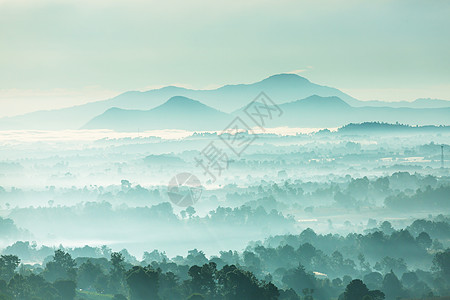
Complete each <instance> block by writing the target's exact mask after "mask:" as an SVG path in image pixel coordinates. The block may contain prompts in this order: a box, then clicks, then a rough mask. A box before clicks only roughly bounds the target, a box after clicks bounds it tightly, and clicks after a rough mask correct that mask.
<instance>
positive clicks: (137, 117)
mask: <svg viewBox="0 0 450 300" xmlns="http://www.w3.org/2000/svg"><path fill="white" fill-rule="evenodd" d="M231 121H232V116H231V115H229V114H226V113H223V112H221V111H219V110H216V109H214V108H211V107H209V106H207V105H205V104H202V103H200V102H198V101H196V100H192V99H189V98H186V97H182V96H175V97H172V98H170V99H169V100H168V101H167V102H166V103H164V104H162V105H160V106H158V107H155V108H153V109H150V110H126V109H120V108H116V107H114V108H110V109H108V110H107V111H106V112H104V113H103V114H101V115H99V116H97V117H95V118H94V119H92V120H91V121H89V122H88V123H87V124H86V125H85V126H83V129H112V130H115V131H138V130H152V129H186V130H217V129H218V128H220V127H224V126H226V125H227V124H228V123H229V122H231Z"/></svg>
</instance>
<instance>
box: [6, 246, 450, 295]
mask: <svg viewBox="0 0 450 300" xmlns="http://www.w3.org/2000/svg"><path fill="white" fill-rule="evenodd" d="M433 262H434V266H435V272H434V273H430V274H431V276H432V277H433V279H434V281H435V282H434V286H433V289H432V288H430V286H429V285H428V284H427V283H426V282H425V281H423V279H422V277H423V274H421V273H422V272H423V271H419V270H418V271H416V272H407V273H404V274H403V276H402V277H401V279H399V277H397V275H396V274H395V273H394V272H393V271H390V272H388V273H387V274H385V275H384V276H383V275H382V274H381V273H378V272H369V273H367V274H365V275H364V276H362V277H361V278H363V279H362V280H361V279H352V277H351V276H348V275H346V276H343V278H339V277H337V278H334V279H333V280H330V279H329V278H319V277H317V276H315V274H314V273H312V272H310V271H307V270H306V269H305V267H304V266H303V265H301V264H299V265H298V266H297V267H296V268H291V269H288V270H284V275H283V277H282V283H281V284H274V283H273V282H272V276H271V274H267V275H266V276H265V278H264V279H258V278H257V276H255V274H254V273H253V272H252V271H250V270H248V269H247V268H246V267H245V266H239V265H229V264H226V265H224V266H223V267H220V268H219V267H218V265H217V264H216V263H215V262H214V261H209V262H207V263H205V264H203V265H193V266H188V265H178V264H176V263H174V262H167V261H165V260H164V261H162V262H159V263H158V262H156V261H154V262H152V263H151V264H148V265H146V266H142V265H131V264H130V263H127V262H126V261H125V259H124V257H123V256H122V255H121V254H120V253H117V252H113V253H111V256H110V259H109V260H107V259H105V258H100V259H96V258H83V259H78V260H74V259H72V257H71V256H70V254H68V253H66V252H64V251H63V250H56V251H55V252H54V255H53V256H52V259H51V260H50V261H48V262H47V263H46V265H45V268H44V269H41V270H37V269H34V268H30V267H25V266H24V265H21V266H20V267H19V268H18V266H19V264H20V259H19V258H18V257H17V256H14V255H2V256H1V257H0V299H2V300H9V299H23V300H73V299H80V300H81V299H90V298H89V297H90V296H91V295H95V296H96V298H95V299H103V298H99V297H101V296H104V299H111V298H112V299H115V300H126V299H130V300H144V299H168V300H169V299H170V300H171V299H174V300H175V299H191V300H192V299H219V300H220V299H223V300H225V299H228V300H235V299H236V300H238V299H248V300H266V299H267V300H275V299H280V300H295V299H297V300H300V299H310V300H311V299H333V298H339V299H341V300H363V299H364V300H370V299H374V300H375V299H376V300H381V299H388V300H390V299H398V298H408V297H431V296H433V295H436V293H440V294H441V295H448V293H449V292H450V289H449V284H450V277H449V276H448V275H450V269H449V263H450V249H447V250H446V251H444V252H439V253H437V254H436V255H435V257H434V260H433ZM278 272H281V271H278Z"/></svg>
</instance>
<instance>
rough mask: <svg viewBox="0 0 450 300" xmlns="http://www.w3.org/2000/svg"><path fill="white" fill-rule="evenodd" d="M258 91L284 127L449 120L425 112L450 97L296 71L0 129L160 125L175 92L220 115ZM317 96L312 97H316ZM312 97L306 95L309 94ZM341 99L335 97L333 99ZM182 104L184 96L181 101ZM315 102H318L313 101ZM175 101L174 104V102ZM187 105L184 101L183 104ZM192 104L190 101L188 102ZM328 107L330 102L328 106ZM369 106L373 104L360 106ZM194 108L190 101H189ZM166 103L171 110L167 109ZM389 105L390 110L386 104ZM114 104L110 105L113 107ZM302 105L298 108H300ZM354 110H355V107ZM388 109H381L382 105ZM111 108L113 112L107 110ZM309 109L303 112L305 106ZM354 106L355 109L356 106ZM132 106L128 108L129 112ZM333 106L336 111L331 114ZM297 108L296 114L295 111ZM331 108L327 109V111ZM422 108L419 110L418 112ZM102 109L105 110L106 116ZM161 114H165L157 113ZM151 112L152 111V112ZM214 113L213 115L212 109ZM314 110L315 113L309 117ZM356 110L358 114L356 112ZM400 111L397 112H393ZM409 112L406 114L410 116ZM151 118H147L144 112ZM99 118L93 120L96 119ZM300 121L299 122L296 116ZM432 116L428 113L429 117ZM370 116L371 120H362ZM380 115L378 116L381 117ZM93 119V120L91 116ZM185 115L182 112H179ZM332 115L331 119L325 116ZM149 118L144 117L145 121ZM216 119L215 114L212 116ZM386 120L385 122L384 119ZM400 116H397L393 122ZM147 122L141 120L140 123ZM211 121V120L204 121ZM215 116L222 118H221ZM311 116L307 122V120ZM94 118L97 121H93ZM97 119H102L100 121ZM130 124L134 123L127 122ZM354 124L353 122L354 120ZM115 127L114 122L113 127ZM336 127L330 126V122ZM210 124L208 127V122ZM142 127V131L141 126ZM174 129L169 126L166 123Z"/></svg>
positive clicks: (149, 95)
mask: <svg viewBox="0 0 450 300" xmlns="http://www.w3.org/2000/svg"><path fill="white" fill-rule="evenodd" d="M261 91H264V92H265V93H266V94H267V95H268V96H269V97H271V99H273V100H274V101H275V102H276V103H278V104H280V105H287V107H286V111H287V113H286V114H285V116H284V117H283V118H282V119H280V124H281V125H283V126H294V125H295V126H296V127H298V126H303V127H304V126H306V127H316V126H321V127H322V126H332V125H329V124H339V125H338V126H340V125H343V124H341V123H342V122H341V120H342V119H343V118H346V117H348V115H347V114H348V113H343V112H342V113H339V112H340V110H345V111H351V112H352V113H351V114H350V115H349V116H350V117H351V118H358V121H359V117H360V118H362V119H361V121H371V120H373V121H389V122H391V121H394V122H395V121H399V122H400V121H402V122H403V121H405V122H407V123H410V124H417V123H418V122H420V123H423V124H427V123H429V124H438V125H441V124H447V122H448V121H447V119H449V118H448V115H447V116H446V119H445V120H444V121H445V122H444V123H442V122H443V121H442V118H441V117H440V116H442V114H443V113H448V110H446V109H442V110H441V111H439V110H437V109H436V110H429V108H438V107H450V101H445V100H435V99H419V100H416V101H414V102H382V101H359V100H357V99H355V98H353V97H351V96H349V95H347V94H345V93H343V92H341V91H340V90H338V89H335V88H331V87H327V86H322V85H318V84H315V83H312V82H310V81H309V80H307V79H306V78H303V77H301V76H298V75H295V74H279V75H274V76H271V77H268V78H266V79H264V80H262V81H259V82H256V83H252V84H237V85H226V86H223V87H220V88H218V89H213V90H192V89H186V88H180V87H175V86H168V87H164V88H161V89H155V90H150V91H146V92H138V91H131V92H126V93H123V94H121V95H119V96H117V97H114V98H111V99H108V100H103V101H97V102H92V103H88V104H84V105H79V106H74V107H68V108H64V109H57V110H49V111H38V112H33V113H29V114H25V115H22V116H16V117H9V118H2V119H0V130H7V129H43V130H61V129H79V128H81V127H83V128H94V127H98V126H100V124H102V125H101V126H106V122H104V121H103V120H106V119H105V118H106V116H112V115H113V114H115V115H121V116H123V117H124V118H131V117H127V116H128V115H130V116H131V115H134V117H133V118H137V117H138V116H141V117H139V118H142V124H144V123H145V122H147V123H148V124H149V125H148V126H150V123H155V120H160V121H161V123H160V124H158V125H151V126H150V127H148V128H156V127H158V128H164V126H163V125H164V124H166V123H165V118H164V117H159V116H157V115H156V114H157V113H154V110H153V109H156V108H157V107H158V106H162V105H163V104H164V105H163V106H162V108H161V107H160V108H158V109H159V110H161V109H167V110H174V111H175V110H176V108H175V106H177V105H169V104H170V103H166V101H167V100H168V99H171V98H172V97H175V96H182V97H185V98H190V99H196V100H198V101H200V102H201V103H203V104H204V105H205V106H208V108H209V109H214V110H215V111H218V112H219V113H220V112H221V111H222V112H224V113H225V114H226V113H228V114H230V113H232V112H235V111H239V110H240V109H241V108H242V107H244V106H245V105H246V104H247V103H249V102H250V101H252V100H253V99H254V98H255V97H256V96H257V95H258V94H259V93H260V92H261ZM314 95H315V96H314ZM311 96H314V97H313V98H311V99H309V98H308V97H311ZM326 97H337V98H333V99H334V100H323V98H326ZM299 99H309V100H307V101H306V100H301V101H303V102H301V104H294V103H297V101H299ZM337 99H339V101H338V100H337ZM181 102H183V103H184V102H185V100H183V101H181ZM316 102H317V103H316ZM338 102H339V103H341V104H342V103H344V104H346V105H347V106H346V107H345V108H344V107H339V108H336V109H333V108H332V105H339V104H337V103H338ZM175 103H176V102H175ZM184 104H186V103H184ZM191 104H192V103H191ZM296 105H300V106H299V108H298V109H297V110H293V111H292V112H291V111H290V108H291V107H292V108H294V107H296V108H297V106H296ZM330 105H331V106H330ZM368 105H370V106H371V107H367V108H364V109H363V107H365V106H368ZM192 106H194V105H192ZM169 107H170V108H169ZM389 107H391V108H389ZM392 107H397V108H396V109H397V110H392ZM405 107H409V109H411V108H417V109H419V108H420V109H424V111H423V112H422V111H420V109H419V110H418V111H416V110H408V109H407V108H405ZM112 108H114V109H112ZM189 108H190V113H191V114H194V112H193V111H194V110H195V109H196V108H193V107H191V106H189ZM300 108H301V109H302V111H300ZM357 108H358V109H357ZM383 108H385V109H387V110H386V111H384V112H382V111H381V109H383ZM110 109H112V110H110ZM304 109H307V110H304ZM355 109H356V110H355ZM130 110H131V111H130ZM330 110H333V111H334V112H335V115H330V114H331V113H332V112H331V111H330ZM205 111H206V108H205V107H203V109H200V112H199V113H198V115H199V116H200V115H201V116H202V120H205V119H206V115H207V113H205ZM294 111H295V113H294ZM327 111H330V112H329V113H326V112H327ZM419 111H420V112H419ZM103 113H105V115H104V116H102V115H103ZM159 113H160V114H163V112H159ZM182 113H184V111H177V112H176V113H175V112H168V111H164V114H168V116H170V115H175V114H179V115H178V117H180V118H181V114H182ZM152 114H155V115H152ZM211 114H212V115H216V114H214V113H212V112H211ZM311 114H314V115H311ZM354 114H358V115H354ZM396 114H400V115H398V116H397V115H396ZM408 114H410V115H409V116H408ZM434 114H436V118H433V117H431V115H434ZM150 115H151V116H152V118H150V119H148V117H143V116H150ZM97 116H98V118H100V119H97V118H96V117H97ZM301 116H303V117H302V120H303V121H302V120H300V117H301ZM428 116H430V117H428ZM366 117H368V118H369V119H364V118H366ZM379 117H382V118H381V119H380V118H379ZM94 118H95V120H94ZM183 118H184V116H183ZM327 118H334V119H327ZM383 118H384V119H383ZM147 119H148V120H147ZM211 119H214V118H211ZM386 119H389V120H386ZM397 119H398V120H397ZM144 120H145V122H144ZM208 120H209V119H208ZM214 120H221V119H220V118H219V117H218V118H216V119H214ZM307 120H310V121H311V123H307V122H306V121H307ZM94 121H95V122H94ZM100 121H101V122H100ZM129 121H130V124H131V123H132V122H133V121H134V120H132V119H130V120H129ZM351 121H353V119H349V120H347V121H346V122H345V123H344V124H346V123H348V122H351ZM116 122H118V123H120V124H121V127H120V128H119V127H117V128H118V129H120V130H125V129H124V128H127V129H126V130H137V129H138V128H140V127H139V126H138V124H132V125H130V127H126V126H125V124H126V122H124V121H121V120H119V119H117V120H116ZM192 122H193V123H192V126H191V127H189V126H186V127H182V128H196V125H195V124H197V122H201V121H200V120H194V118H193V120H192ZM355 122H356V120H355ZM171 124H176V126H181V124H182V122H180V123H179V124H178V123H173V122H172V123H171ZM117 126H118V125H117ZM333 126H334V125H333ZM106 127H107V128H116V127H115V126H112V124H110V122H109V123H108V126H106ZM208 127H210V126H208ZM144 128H147V127H142V128H141V130H144ZM170 128H173V125H172V126H171V127H170ZM202 130H207V128H202Z"/></svg>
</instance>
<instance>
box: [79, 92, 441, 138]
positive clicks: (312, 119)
mask: <svg viewBox="0 0 450 300" xmlns="http://www.w3.org/2000/svg"><path fill="white" fill-rule="evenodd" d="M279 108H280V109H281V110H282V112H283V114H282V115H281V116H280V117H278V114H274V115H273V116H272V118H271V119H269V118H265V124H264V125H265V127H281V126H288V127H340V126H343V125H345V124H348V123H351V122H353V123H362V122H365V121H376V122H388V123H396V122H399V123H407V124H418V125H427V124H446V125H447V124H448V123H449V118H448V116H449V115H450V108H439V109H436V108H431V109H414V108H391V107H352V106H350V105H349V104H347V103H346V102H345V101H343V100H342V99H340V98H339V97H335V96H333V97H321V96H317V95H313V96H310V97H307V98H305V99H301V100H297V101H292V102H288V103H284V104H281V105H279ZM244 109H245V107H242V108H241V109H238V110H236V111H235V112H233V113H232V114H228V113H224V112H221V111H218V110H216V109H214V108H211V107H209V106H207V105H205V104H202V103H200V102H198V101H195V100H192V99H189V98H186V97H181V96H177V97H173V98H171V99H169V100H168V101H167V102H166V103H164V104H162V105H161V106H158V107H156V108H154V109H151V110H146V111H142V110H124V109H119V108H112V109H109V110H107V111H106V112H105V113H103V114H101V115H99V116H97V117H95V118H94V119H92V120H91V121H89V122H88V123H87V124H86V125H85V126H84V127H83V128H84V129H112V130H116V131H138V130H151V129H185V130H222V129H224V128H225V127H226V126H227V125H228V124H229V123H230V122H231V121H232V119H233V118H235V117H236V116H240V117H241V118H243V119H246V121H247V122H248V125H249V126H251V127H254V126H256V125H257V124H255V123H252V121H251V119H250V118H248V117H247V115H246V114H245V112H244ZM267 109H269V110H270V109H274V107H271V106H268V107H266V108H264V106H263V107H262V108H260V110H259V113H262V114H266V115H267ZM249 112H250V113H252V110H249ZM255 112H256V111H255ZM256 118H258V116H256Z"/></svg>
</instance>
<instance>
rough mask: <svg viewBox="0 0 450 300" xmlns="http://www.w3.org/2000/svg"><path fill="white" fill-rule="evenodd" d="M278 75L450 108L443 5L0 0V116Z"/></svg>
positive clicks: (449, 7) (448, 8) (359, 94)
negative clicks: (436, 101)
mask: <svg viewBox="0 0 450 300" xmlns="http://www.w3.org/2000/svg"><path fill="white" fill-rule="evenodd" d="M283 72H298V74H300V75H302V76H305V77H307V78H308V79H310V80H311V81H313V82H315V83H319V84H323V85H328V86H333V87H336V88H339V89H341V90H343V91H345V92H347V93H349V94H351V95H352V96H354V97H356V98H359V99H361V100H370V99H380V100H390V101H391V100H413V99H416V98H419V97H433V98H443V99H449V100H450V1H449V0H421V1H417V0H402V1H383V0H377V1H369V0H366V1H353V0H346V1H335V0H314V1H313V0H309V1H305V0H295V1H287V0H286V1H285V0H274V1H264V0H258V1H253V0H247V1H211V0H199V1H187V0H184V1H170V0H169V1H130V0H126V1H119V0H108V1H92V0H91V1H87V0H76V1H71V0H68V1H61V0H53V1H52V0H43V1H39V0H32V1H21V0H11V1H5V0H0V116H4V115H13V114H17V113H20V112H25V111H30V110H36V109H47V108H55V107H61V106H70V105H73V104H77V103H83V102H86V101H92V100H99V99H103V98H108V97H110V96H114V95H116V94H117V93H120V92H123V91H127V90H147V89H150V88H153V87H159V86H163V85H168V84H177V85H183V86H187V87H193V88H212V87H217V86H220V85H223V84H229V83H250V82H255V81H258V80H261V79H263V78H265V77H267V76H270V75H272V74H276V73H283Z"/></svg>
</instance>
